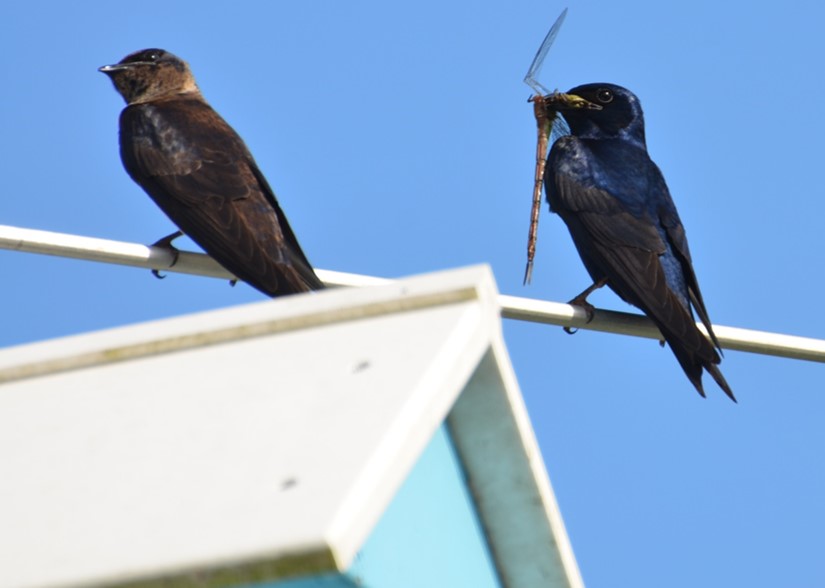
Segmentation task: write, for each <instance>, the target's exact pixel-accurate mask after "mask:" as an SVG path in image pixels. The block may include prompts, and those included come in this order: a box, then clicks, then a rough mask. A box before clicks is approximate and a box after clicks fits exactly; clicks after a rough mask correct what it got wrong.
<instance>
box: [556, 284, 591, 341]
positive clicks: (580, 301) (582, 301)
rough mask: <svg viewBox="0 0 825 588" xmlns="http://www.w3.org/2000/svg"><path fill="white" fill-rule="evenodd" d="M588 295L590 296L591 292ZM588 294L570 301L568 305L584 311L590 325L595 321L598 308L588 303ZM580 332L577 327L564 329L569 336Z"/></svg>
mask: <svg viewBox="0 0 825 588" xmlns="http://www.w3.org/2000/svg"><path fill="white" fill-rule="evenodd" d="M582 294H584V293H582ZM587 294H589V292H588V293H587ZM587 294H585V295H584V296H582V295H581V294H579V295H578V296H576V297H575V298H574V299H573V300H571V301H569V302H568V303H567V304H569V305H571V306H578V307H579V308H581V309H583V310H584V312H585V314H586V315H587V323H588V324H589V323H590V321H592V320H593V317H594V316H595V315H596V307H595V306H593V305H592V304H590V303H589V302H588V301H587ZM578 331H579V330H578V329H577V328H575V327H564V332H565V333H567V334H568V335H575V334H576V333H577V332H578Z"/></svg>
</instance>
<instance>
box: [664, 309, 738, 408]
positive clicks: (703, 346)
mask: <svg viewBox="0 0 825 588" xmlns="http://www.w3.org/2000/svg"><path fill="white" fill-rule="evenodd" d="M658 326H659V330H660V331H661V332H662V335H663V336H664V338H665V340H666V341H667V343H668V345H669V346H670V349H671V350H672V351H673V354H674V355H675V356H676V359H677V360H678V361H679V365H681V366H682V369H683V370H684V372H685V375H686V376H687V377H688V379H689V380H690V382H691V383H692V384H693V386H694V387H695V388H696V390H697V391H698V392H699V394H701V395H702V396H705V391H704V388H703V387H702V370H703V369H704V370H707V372H708V373H709V374H710V375H711V377H712V378H713V379H714V380H715V381H716V383H717V384H719V387H720V388H721V389H722V390H723V391H724V392H725V394H727V395H728V397H729V398H730V399H731V400H733V401H734V402H737V400H736V397H735V396H734V395H733V390H731V387H730V386H729V385H728V382H727V380H725V376H723V375H722V372H721V370H720V369H719V362H720V361H721V358H720V357H719V354H718V353H717V352H716V349H714V347H713V344H712V343H711V342H710V340H709V339H708V338H707V337H705V335H704V334H703V333H702V332H701V331H699V329H696V333H695V335H696V336H698V339H696V338H693V339H694V341H693V342H694V343H697V345H690V346H688V345H687V344H686V343H685V337H684V336H683V335H682V336H675V335H674V334H672V333H669V332H667V329H665V328H664V326H663V325H661V324H660V325H658ZM694 328H695V327H694Z"/></svg>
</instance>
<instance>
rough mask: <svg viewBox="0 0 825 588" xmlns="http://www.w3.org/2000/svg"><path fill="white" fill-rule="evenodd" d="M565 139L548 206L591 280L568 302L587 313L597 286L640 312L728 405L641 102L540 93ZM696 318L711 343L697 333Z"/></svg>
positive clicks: (598, 90) (593, 91) (618, 92)
mask: <svg viewBox="0 0 825 588" xmlns="http://www.w3.org/2000/svg"><path fill="white" fill-rule="evenodd" d="M545 101H546V103H547V107H548V109H552V110H553V111H558V112H561V114H562V116H564V118H565V120H566V121H567V123H568V124H569V126H570V135H567V136H564V137H562V138H560V139H558V140H557V141H556V142H555V143H554V144H553V147H552V149H551V150H550V155H549V156H548V158H547V173H546V175H545V191H546V193H547V201H548V203H549V204H550V210H551V211H553V212H555V213H558V214H559V216H561V218H562V220H564V222H565V224H566V225H567V228H568V229H569V230H570V235H571V236H572V237H573V242H574V243H575V245H576V249H577V250H578V252H579V255H580V256H581V258H582V261H583V262H584V265H585V267H586V268H587V271H588V272H589V273H590V276H591V277H592V278H593V281H594V284H593V286H591V287H590V288H588V289H587V290H585V291H584V292H582V293H581V294H580V295H579V296H577V297H576V298H574V299H573V300H572V301H571V304H577V305H579V306H583V307H584V308H585V309H586V310H587V311H588V314H590V315H591V316H592V312H593V307H592V306H591V305H590V304H589V303H588V302H587V296H588V295H589V294H590V293H591V292H592V291H593V290H595V289H596V288H599V287H601V286H603V285H605V284H607V285H608V286H610V288H611V289H612V290H613V291H614V292H616V294H618V295H619V296H620V297H621V298H622V299H623V300H625V301H626V302H629V303H630V304H632V305H634V306H637V307H638V308H640V309H642V310H643V311H644V313H645V314H646V315H647V316H648V317H650V318H651V319H652V320H653V322H654V323H656V326H657V327H659V330H660V331H661V333H662V336H663V337H664V339H665V341H667V343H668V345H669V346H670V348H671V349H672V350H673V353H674V354H675V355H676V359H678V360H679V364H680V365H681V366H682V369H683V370H684V371H685V374H687V377H688V379H689V380H690V381H691V383H692V384H693V385H694V386H695V387H696V389H697V390H698V391H699V393H700V394H701V395H702V396H704V395H705V393H704V390H703V389H702V372H703V370H706V371H707V372H708V373H709V374H710V375H711V376H712V377H713V379H714V380H715V381H716V383H717V384H719V386H720V387H721V388H722V390H724V391H725V394H727V395H728V396H729V397H730V398H731V399H732V400H734V401H735V400H736V399H735V398H734V396H733V392H732V391H731V388H730V386H729V385H728V383H727V382H726V381H725V378H724V376H723V375H722V372H721V371H720V370H719V365H718V364H719V362H720V354H719V352H721V348H720V346H719V342H718V341H717V339H716V335H714V333H713V327H712V326H711V322H710V318H709V317H708V313H707V310H706V309H705V303H704V301H703V300H702V293H701V292H700V291H699V282H698V281H697V279H696V273H695V272H694V270H693V264H692V262H691V257H690V250H689V249H688V243H687V238H686V236H685V229H684V227H683V226H682V221H681V220H680V219H679V214H678V213H677V212H676V206H675V205H674V204H673V200H672V198H671V197H670V192H669V191H668V189H667V185H666V184H665V179H664V177H663V176H662V172H661V171H659V168H658V167H657V166H656V164H655V163H653V161H652V160H651V159H650V156H649V155H648V153H647V146H646V144H645V128H644V116H643V114H642V107H641V105H640V104H639V99H638V98H636V96H635V95H634V94H633V93H632V92H630V91H629V90H627V89H625V88H622V87H621V86H616V85H613V84H586V85H583V86H578V87H576V88H573V89H572V90H570V91H569V92H568V93H566V94H558V93H557V94H551V95H549V96H547V97H545ZM691 308H692V309H693V310H695V311H696V314H698V315H699V318H700V319H701V321H702V323H703V324H704V325H705V328H706V329H707V331H708V334H709V335H710V337H709V338H708V337H707V336H705V335H704V334H703V333H702V332H701V331H700V330H699V329H698V328H697V327H696V324H695V321H694V318H693V312H692V310H691Z"/></svg>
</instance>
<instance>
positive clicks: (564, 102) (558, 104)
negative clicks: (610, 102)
mask: <svg viewBox="0 0 825 588" xmlns="http://www.w3.org/2000/svg"><path fill="white" fill-rule="evenodd" d="M544 103H545V104H547V105H548V106H550V107H551V108H555V109H556V110H584V109H587V110H601V109H602V107H601V106H599V105H598V104H593V103H592V102H590V101H589V100H585V99H584V98H582V97H581V96H576V95H575V94H562V93H561V92H553V93H552V94H550V95H549V96H547V97H546V98H545V99H544Z"/></svg>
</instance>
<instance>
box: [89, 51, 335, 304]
mask: <svg viewBox="0 0 825 588" xmlns="http://www.w3.org/2000/svg"><path fill="white" fill-rule="evenodd" d="M99 71H101V72H103V73H105V74H106V75H107V76H109V78H110V79H111V80H112V82H113V83H114V86H115V89H116V90H117V91H118V92H119V93H120V95H121V96H123V98H124V100H126V104H127V106H126V108H124V109H123V112H121V113H120V157H121V160H122V161H123V166H124V167H125V168H126V171H127V172H128V173H129V175H130V176H131V178H132V179H133V180H134V181H135V182H136V183H137V184H138V185H139V186H140V187H141V188H143V189H144V190H145V191H146V193H147V194H149V196H151V197H152V200H154V201H155V204H157V205H158V206H159V207H160V209H161V210H163V212H165V213H166V215H167V216H168V217H169V218H170V219H171V220H172V222H173V223H175V224H176V225H177V226H178V227H179V228H180V229H181V230H182V231H183V232H184V233H186V235H188V236H189V237H190V238H191V239H192V240H193V241H195V242H196V243H197V244H198V245H200V246H201V247H202V248H203V249H204V251H206V252H207V253H208V254H209V255H211V256H212V257H213V258H215V260H217V262H218V263H220V264H221V265H222V266H223V267H224V268H226V269H227V270H229V271H230V272H232V273H233V274H234V275H236V276H237V277H238V278H240V279H241V280H243V281H244V282H247V283H248V284H250V285H251V286H253V287H254V288H257V289H258V290H260V291H261V292H263V293H265V294H267V295H269V296H279V295H284V294H295V293H298V292H307V291H309V290H317V289H320V288H323V287H324V285H323V283H322V282H321V280H319V279H318V276H316V275H315V272H314V271H313V270H312V266H311V265H310V263H309V261H308V260H307V258H306V256H305V255H304V252H303V251H302V250H301V246H300V245H299V244H298V240H297V239H296V238H295V233H293V232H292V229H291V228H290V226H289V222H288V221H287V219H286V216H284V213H283V211H282V210H281V207H280V206H279V205H278V201H277V200H276V199H275V194H274V192H273V191H272V188H270V187H269V184H268V183H267V181H266V179H265V178H264V176H263V174H262V173H261V171H260V170H259V169H258V166H257V165H256V163H255V160H254V159H253V158H252V155H251V154H250V152H249V149H247V147H246V145H245V144H244V142H243V140H242V139H241V138H240V136H239V135H238V134H237V133H236V132H235V131H234V130H233V129H232V127H230V126H229V125H228V124H227V123H226V121H224V120H223V118H221V116H220V115H219V114H218V113H217V112H215V111H214V110H213V109H212V107H211V106H209V104H208V103H207V102H206V100H204V98H203V96H202V95H201V92H200V90H199V89H198V86H197V84H195V78H194V77H193V76H192V73H191V72H190V70H189V66H188V65H187V64H186V62H184V61H183V60H182V59H179V58H178V57H175V56H174V55H172V54H171V53H168V52H167V51H164V50H162V49H144V50H143V51H138V52H135V53H132V54H130V55H127V56H126V57H124V58H123V59H122V60H121V61H120V62H119V63H117V64H115V65H106V66H103V67H101V68H100V70H99ZM179 235H180V233H175V234H173V235H170V236H169V237H167V238H165V239H161V241H159V242H158V243H164V244H165V245H167V246H171V241H172V240H173V239H174V238H176V237H177V236H179Z"/></svg>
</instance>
